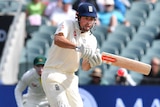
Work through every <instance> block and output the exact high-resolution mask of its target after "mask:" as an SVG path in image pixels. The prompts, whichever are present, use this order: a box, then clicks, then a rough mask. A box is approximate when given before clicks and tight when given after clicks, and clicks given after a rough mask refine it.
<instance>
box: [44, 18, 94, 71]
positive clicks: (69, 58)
mask: <svg viewBox="0 0 160 107" xmlns="http://www.w3.org/2000/svg"><path fill="white" fill-rule="evenodd" d="M60 32H61V33H63V35H64V36H65V38H67V39H68V40H69V41H71V42H73V43H75V44H76V45H77V46H81V44H86V45H87V46H88V47H90V48H92V49H93V50H94V51H95V50H96V48H97V40H96V38H95V36H94V35H93V34H92V33H91V32H90V31H88V32H85V33H81V31H80V29H79V25H78V22H77V21H72V20H67V21H64V22H62V23H61V24H60V25H59V26H58V28H57V30H56V33H55V34H58V33H60ZM80 58H81V53H80V52H76V51H75V50H74V49H67V48H61V47H59V46H57V45H55V44H54V43H53V44H52V46H51V48H50V50H49V53H48V58H47V61H46V63H45V66H44V68H53V69H58V70H59V71H61V72H75V71H77V70H78V68H79V62H80Z"/></svg>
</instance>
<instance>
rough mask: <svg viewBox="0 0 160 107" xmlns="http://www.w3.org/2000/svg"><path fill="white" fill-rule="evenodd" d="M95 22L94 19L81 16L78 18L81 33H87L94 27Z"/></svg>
mask: <svg viewBox="0 0 160 107" xmlns="http://www.w3.org/2000/svg"><path fill="white" fill-rule="evenodd" d="M95 22H96V19H95V18H93V17H85V16H83V17H81V18H80V29H81V30H82V31H83V32H87V31H89V30H90V29H91V28H92V27H93V26H94V24H95Z"/></svg>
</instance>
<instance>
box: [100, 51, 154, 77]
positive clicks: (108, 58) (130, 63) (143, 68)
mask: <svg viewBox="0 0 160 107" xmlns="http://www.w3.org/2000/svg"><path fill="white" fill-rule="evenodd" d="M102 61H103V62H104V63H106V64H111V65H114V66H118V67H122V68H126V69H128V70H131V71H135V72H138V73H141V74H144V75H148V74H149V73H150V70H151V65H149V64H146V63H143V62H140V61H137V60H133V59H130V58H126V57H122V56H118V55H114V54H110V53H106V52H102Z"/></svg>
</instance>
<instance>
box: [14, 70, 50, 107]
mask: <svg viewBox="0 0 160 107" xmlns="http://www.w3.org/2000/svg"><path fill="white" fill-rule="evenodd" d="M26 88H28V90H27V93H26V94H25V104H23V100H24V99H23V91H24V90H25V89H26ZM15 99H16V102H17V105H18V107H27V105H30V106H29V107H36V106H37V105H39V103H41V102H45V101H47V98H46V95H45V93H44V90H43V88H42V85H41V78H40V76H39V75H38V74H37V72H36V70H35V69H34V68H32V69H30V70H29V71H27V72H26V73H25V74H24V75H23V76H22V78H21V80H20V81H19V82H18V84H17V85H16V88H15ZM31 105H32V106H31Z"/></svg>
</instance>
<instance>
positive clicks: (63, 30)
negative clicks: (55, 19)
mask: <svg viewBox="0 0 160 107" xmlns="http://www.w3.org/2000/svg"><path fill="white" fill-rule="evenodd" d="M68 24H69V23H68V22H67V21H63V22H62V23H61V24H60V25H59V26H58V28H57V30H56V33H55V34H58V33H63V35H64V37H65V38H67V36H68V30H69V26H68Z"/></svg>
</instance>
